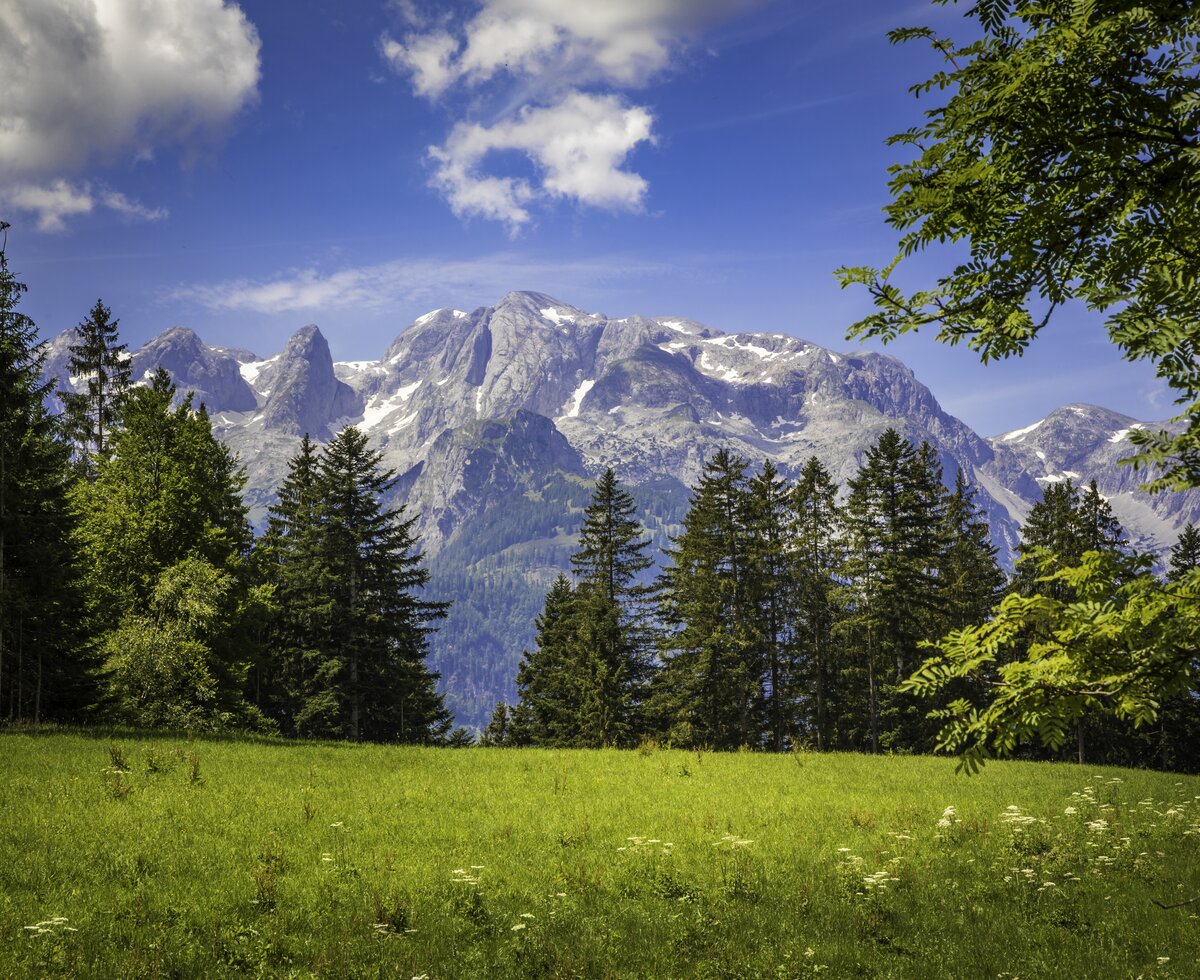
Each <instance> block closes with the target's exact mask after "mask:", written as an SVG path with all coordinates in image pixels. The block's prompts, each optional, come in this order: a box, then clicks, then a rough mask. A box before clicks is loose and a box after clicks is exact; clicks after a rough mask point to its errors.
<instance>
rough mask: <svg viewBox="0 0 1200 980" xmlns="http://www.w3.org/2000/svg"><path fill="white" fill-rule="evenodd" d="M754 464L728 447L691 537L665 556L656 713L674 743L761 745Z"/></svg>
mask: <svg viewBox="0 0 1200 980" xmlns="http://www.w3.org/2000/svg"><path fill="white" fill-rule="evenodd" d="M746 465H747V464H746V461H745V460H742V459H739V458H737V457H735V456H733V455H732V454H731V453H729V452H728V451H727V450H724V449H722V450H719V451H718V452H717V453H716V454H715V455H714V456H713V458H712V459H711V460H709V461H708V462H707V463H706V464H705V467H704V472H703V474H702V476H701V478H700V482H699V483H698V484H697V485H696V486H695V487H694V488H693V491H692V503H691V507H690V508H689V510H688V513H687V514H686V515H685V516H684V519H683V532H682V533H681V534H680V535H679V536H678V537H675V538H672V547H670V548H668V549H667V550H666V554H667V557H668V558H669V559H670V561H671V564H670V565H669V566H668V567H667V568H666V569H665V570H664V572H663V577H662V600H661V610H662V611H661V617H662V620H663V622H664V623H665V624H666V625H667V627H668V634H667V635H666V636H665V638H664V640H663V654H664V658H665V662H664V664H663V666H662V668H661V669H660V671H659V673H658V675H657V676H656V678H655V693H654V699H653V703H654V715H655V717H656V720H657V723H658V725H659V728H660V730H661V732H662V734H664V735H665V736H666V737H667V738H668V739H669V740H670V741H671V742H672V743H673V744H676V745H683V746H709V747H711V748H714V749H730V748H737V747H738V746H740V745H744V744H751V745H754V744H758V743H759V742H760V741H761V736H762V715H763V706H764V705H763V702H764V691H763V664H762V662H761V649H762V647H761V638H760V636H759V635H758V632H757V627H758V617H757V615H756V610H755V609H754V605H753V593H752V590H751V589H750V588H749V586H750V582H749V574H748V569H747V562H748V559H749V555H748V551H749V547H750V546H749V542H748V524H749V519H750V517H749V513H748V510H749V508H748V501H747V492H746Z"/></svg>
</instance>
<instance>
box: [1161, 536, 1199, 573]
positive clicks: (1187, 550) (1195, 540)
mask: <svg viewBox="0 0 1200 980" xmlns="http://www.w3.org/2000/svg"><path fill="white" fill-rule="evenodd" d="M1170 562H1171V564H1170V568H1168V569H1167V581H1169V582H1178V581H1179V580H1180V579H1181V578H1183V576H1184V575H1186V574H1187V573H1188V572H1194V571H1195V570H1196V569H1198V568H1200V531H1197V530H1196V525H1195V524H1190V523H1189V524H1188V526H1187V527H1185V528H1184V529H1183V532H1182V533H1181V534H1180V535H1179V540H1178V541H1176V542H1175V547H1174V548H1172V549H1171V559H1170Z"/></svg>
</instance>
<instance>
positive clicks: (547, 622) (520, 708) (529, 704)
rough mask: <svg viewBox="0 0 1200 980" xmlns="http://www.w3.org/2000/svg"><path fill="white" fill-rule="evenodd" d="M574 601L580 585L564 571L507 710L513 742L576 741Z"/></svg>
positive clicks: (526, 655)
mask: <svg viewBox="0 0 1200 980" xmlns="http://www.w3.org/2000/svg"><path fill="white" fill-rule="evenodd" d="M574 605H575V589H574V587H573V586H572V585H571V581H570V579H568V578H567V576H566V575H563V574H559V576H558V577H557V578H556V579H555V580H554V584H553V585H552V586H551V587H550V591H549V592H547V593H546V603H545V606H544V607H543V609H542V612H541V614H540V615H539V616H538V618H537V620H536V627H537V635H536V638H535V640H534V649H533V650H532V651H529V650H526V651H524V652H522V654H521V663H520V665H519V666H518V667H517V694H518V697H519V701H518V703H517V704H516V705H515V706H514V707H513V709H512V711H511V712H507V711H506V714H505V725H506V728H507V733H508V734H507V741H508V742H509V743H512V744H519V745H544V746H563V745H570V744H572V743H573V741H574V739H575V735H576V730H577V720H576V718H577V716H576V708H577V704H578V702H579V695H578V692H577V690H576V686H577V684H578V678H577V675H576V672H575V670H574V668H575V656H574V653H575V650H576V642H575V632H574V621H573V619H574V617H573V612H574ZM506 707H507V706H506Z"/></svg>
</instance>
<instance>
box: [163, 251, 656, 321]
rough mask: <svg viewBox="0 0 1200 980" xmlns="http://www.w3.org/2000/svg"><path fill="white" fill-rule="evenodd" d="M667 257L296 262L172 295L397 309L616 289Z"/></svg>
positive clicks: (213, 301) (280, 307) (206, 303)
mask: <svg viewBox="0 0 1200 980" xmlns="http://www.w3.org/2000/svg"><path fill="white" fill-rule="evenodd" d="M677 274H679V273H678V270H676V269H675V268H674V267H672V266H670V265H667V264H666V263H658V264H655V263H653V262H647V261H645V260H643V259H640V258H636V259H635V258H622V257H607V258H606V257H599V258H596V259H591V260H587V261H580V262H559V261H553V260H549V261H542V260H538V259H530V258H528V257H524V256H516V255H511V254H500V255H491V256H484V257H482V258H477V259H468V260H440V259H436V258H435V259H425V260H399V261H395V262H384V263H380V264H378V265H369V266H358V267H350V268H345V269H338V270H336V271H333V272H322V271H320V270H318V269H315V268H308V269H296V270H291V271H289V272H286V273H284V274H282V275H279V276H276V277H274V278H272V279H268V280H265V281H264V280H250V279H234V280H228V281H225V282H218V283H211V284H202V285H187V286H181V287H179V288H178V289H176V290H174V291H173V292H172V293H171V294H170V295H169V296H168V297H167V298H168V299H170V300H175V301H182V302H185V303H196V304H198V305H200V306H203V307H205V308H206V309H209V310H214V311H217V312H251V313H261V314H278V313H313V312H316V311H331V310H373V311H384V312H386V311H389V310H393V309H395V308H396V307H397V306H402V305H404V304H406V303H416V302H423V303H429V304H435V303H438V302H443V301H445V300H446V297H448V296H455V297H458V299H457V300H456V302H460V303H461V302H470V301H471V298H472V297H475V298H477V299H478V300H479V301H480V302H481V303H483V302H492V301H493V300H494V299H495V298H496V297H497V296H498V295H501V294H502V293H504V292H507V291H508V290H510V289H512V288H513V284H514V283H520V284H524V286H526V287H528V288H533V289H537V288H545V289H548V290H550V291H563V292H571V293H572V295H578V294H580V293H583V292H586V291H588V290H590V289H594V288H600V287H604V288H611V285H612V284H613V283H628V282H629V281H630V280H633V279H637V278H644V277H647V276H662V275H677Z"/></svg>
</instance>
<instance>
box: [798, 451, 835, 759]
mask: <svg viewBox="0 0 1200 980" xmlns="http://www.w3.org/2000/svg"><path fill="white" fill-rule="evenodd" d="M837 495H838V487H837V484H836V483H835V482H834V481H833V479H832V477H831V476H830V475H829V471H828V470H826V469H825V467H824V466H823V465H822V464H821V461H820V460H819V459H817V457H816V456H813V457H811V458H810V459H809V461H808V462H807V463H805V465H804V469H803V470H802V471H801V473H800V479H799V480H798V481H797V483H796V486H795V488H794V489H793V491H792V502H791V505H792V511H793V513H794V514H795V517H794V523H793V528H794V530H793V535H794V539H793V544H792V558H793V562H794V565H793V570H792V575H793V578H794V581H795V597H794V615H795V669H796V676H794V677H793V678H792V684H793V685H795V687H794V688H793V689H792V697H793V699H795V698H798V696H799V692H798V690H795V688H796V687H799V686H800V684H801V683H804V684H805V686H806V687H807V688H808V689H809V690H810V691H811V699H812V710H811V711H810V712H809V713H808V717H807V719H806V720H807V726H806V727H807V728H809V729H810V730H811V731H813V732H814V733H815V735H816V741H817V748H818V749H819V750H821V751H828V750H829V749H831V748H833V745H834V725H833V718H834V711H833V704H832V703H833V702H834V700H835V698H836V691H835V689H834V684H835V681H836V675H837V671H836V669H835V665H834V649H835V648H834V630H835V626H836V622H837V617H838V611H839V603H838V584H837V581H836V575H837V574H838V572H839V570H840V569H841V567H842V564H843V562H844V557H845V556H844V551H845V543H844V541H843V537H842V533H841V526H842V514H841V508H840V507H839V506H838V503H837Z"/></svg>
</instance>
